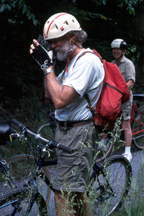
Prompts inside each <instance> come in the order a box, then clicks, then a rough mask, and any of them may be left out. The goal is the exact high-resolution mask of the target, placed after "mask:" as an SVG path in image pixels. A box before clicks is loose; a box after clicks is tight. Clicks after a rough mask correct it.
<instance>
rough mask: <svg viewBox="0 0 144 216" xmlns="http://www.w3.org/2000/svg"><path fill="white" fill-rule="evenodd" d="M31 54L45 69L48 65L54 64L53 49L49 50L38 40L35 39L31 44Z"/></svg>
mask: <svg viewBox="0 0 144 216" xmlns="http://www.w3.org/2000/svg"><path fill="white" fill-rule="evenodd" d="M30 54H31V55H32V57H33V59H34V60H35V61H36V62H37V63H38V64H39V65H40V67H41V69H42V70H43V71H45V70H46V69H47V68H48V67H50V66H53V51H52V50H50V51H47V50H46V49H45V48H44V47H43V46H42V45H41V44H39V43H38V41H37V40H35V39H34V40H33V44H31V46H30Z"/></svg>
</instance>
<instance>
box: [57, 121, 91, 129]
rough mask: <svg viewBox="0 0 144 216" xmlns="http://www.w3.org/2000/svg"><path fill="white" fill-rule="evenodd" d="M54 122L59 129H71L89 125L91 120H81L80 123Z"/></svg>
mask: <svg viewBox="0 0 144 216" xmlns="http://www.w3.org/2000/svg"><path fill="white" fill-rule="evenodd" d="M56 121H57V123H58V126H59V127H64V128H72V127H78V126H81V125H86V124H88V123H91V122H92V121H93V120H92V119H88V120H82V121H58V120H56Z"/></svg>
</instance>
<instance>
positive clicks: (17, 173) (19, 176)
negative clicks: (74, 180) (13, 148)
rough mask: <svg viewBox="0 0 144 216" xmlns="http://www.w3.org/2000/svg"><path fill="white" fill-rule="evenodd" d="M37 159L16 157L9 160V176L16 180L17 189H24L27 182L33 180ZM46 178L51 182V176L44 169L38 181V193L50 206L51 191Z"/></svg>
mask: <svg viewBox="0 0 144 216" xmlns="http://www.w3.org/2000/svg"><path fill="white" fill-rule="evenodd" d="M35 160H36V158H35V157H34V156H32V155H26V154H22V155H16V156H14V157H12V158H9V159H8V160H7V167H8V171H9V174H10V175H11V176H12V178H13V179H14V181H15V183H16V186H17V187H22V186H23V185H24V184H26V182H28V181H29V180H30V179H32V177H33V175H34V173H35V168H36V161H35ZM45 178H47V179H49V181H50V174H49V171H48V169H47V168H46V167H42V168H41V170H40V173H39V176H38V177H37V179H36V182H37V187H38V192H39V193H40V194H42V196H43V197H44V200H45V202H46V205H48V202H49V199H50V194H51V189H50V188H49V186H48V185H47V184H46V183H45Z"/></svg>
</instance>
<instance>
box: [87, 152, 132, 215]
mask: <svg viewBox="0 0 144 216" xmlns="http://www.w3.org/2000/svg"><path fill="white" fill-rule="evenodd" d="M101 167H103V173H102V172H100V173H99V174H98V172H95V173H94V175H92V177H91V184H92V185H91V188H90V192H89V198H90V200H91V203H92V212H93V215H95V216H96V215H97V216H108V215H111V214H112V213H113V212H114V211H116V210H117V209H118V208H119V207H120V206H121V205H122V203H123V201H124V198H125V196H126V195H127V193H128V191H129V188H130V185H131V175H132V170H131V165H130V163H129V162H128V161H127V160H126V159H125V158H124V157H122V156H113V157H110V158H109V159H106V160H105V161H104V162H103V163H102V166H101Z"/></svg>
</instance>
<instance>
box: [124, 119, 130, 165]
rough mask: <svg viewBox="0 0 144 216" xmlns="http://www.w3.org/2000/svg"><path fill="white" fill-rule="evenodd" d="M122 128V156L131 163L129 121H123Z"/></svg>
mask: <svg viewBox="0 0 144 216" xmlns="http://www.w3.org/2000/svg"><path fill="white" fill-rule="evenodd" d="M122 128H123V131H124V139H125V152H124V155H125V156H126V158H127V159H128V160H129V161H131V159H132V154H131V143H132V130H131V126H130V120H123V122H122Z"/></svg>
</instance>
